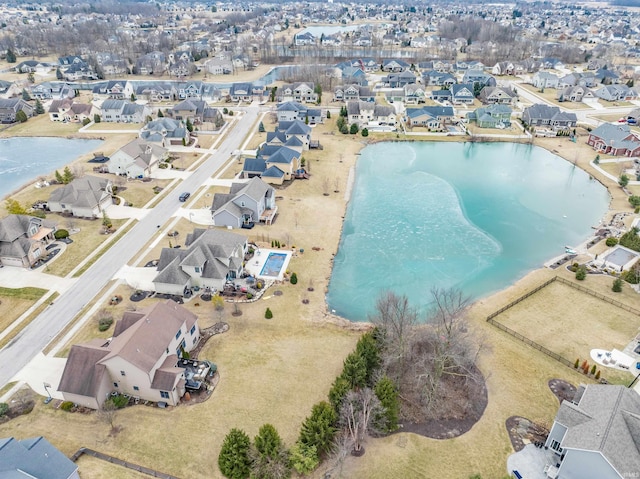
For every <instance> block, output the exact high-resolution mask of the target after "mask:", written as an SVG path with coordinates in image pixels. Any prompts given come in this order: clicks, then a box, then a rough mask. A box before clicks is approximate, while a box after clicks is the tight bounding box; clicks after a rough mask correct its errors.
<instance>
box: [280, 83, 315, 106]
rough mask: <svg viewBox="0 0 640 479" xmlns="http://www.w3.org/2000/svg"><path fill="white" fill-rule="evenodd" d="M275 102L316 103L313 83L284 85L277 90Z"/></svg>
mask: <svg viewBox="0 0 640 479" xmlns="http://www.w3.org/2000/svg"><path fill="white" fill-rule="evenodd" d="M277 100H278V101H279V102H283V101H295V102H299V103H318V94H317V93H316V92H315V89H314V85H313V83H310V82H299V83H293V84H284V85H282V86H281V87H280V88H278V90H277Z"/></svg>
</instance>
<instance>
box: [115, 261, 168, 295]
mask: <svg viewBox="0 0 640 479" xmlns="http://www.w3.org/2000/svg"><path fill="white" fill-rule="evenodd" d="M157 275H158V270H157V269H156V268H144V267H141V268H134V267H132V266H127V265H124V266H123V267H122V268H120V270H118V272H117V273H116V274H115V276H114V279H121V280H123V281H125V282H126V283H127V284H128V285H129V286H131V287H132V288H134V289H140V290H142V291H154V290H155V288H154V287H153V278H155V277H156V276H157Z"/></svg>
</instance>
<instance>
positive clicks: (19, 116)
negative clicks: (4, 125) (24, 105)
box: [16, 110, 27, 123]
mask: <svg viewBox="0 0 640 479" xmlns="http://www.w3.org/2000/svg"><path fill="white" fill-rule="evenodd" d="M16 121H17V122H19V123H24V122H25V121H27V114H26V113H25V112H24V111H22V110H18V113H16Z"/></svg>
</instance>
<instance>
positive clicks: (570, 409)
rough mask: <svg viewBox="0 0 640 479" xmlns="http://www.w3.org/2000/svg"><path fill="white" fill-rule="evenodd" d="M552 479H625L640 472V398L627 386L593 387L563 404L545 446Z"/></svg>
mask: <svg viewBox="0 0 640 479" xmlns="http://www.w3.org/2000/svg"><path fill="white" fill-rule="evenodd" d="M545 449H547V450H548V451H550V452H552V453H554V459H555V460H554V461H552V462H550V463H547V465H546V466H545V469H544V473H546V474H547V477H549V478H557V479H573V478H587V477H594V478H595V477H597V478H598V479H623V478H627V477H629V473H632V474H635V473H637V472H638V471H640V395H638V392H637V391H635V390H634V389H630V388H627V387H625V386H614V385H603V384H589V385H586V386H585V385H582V386H580V387H579V388H578V391H577V393H576V396H575V397H574V399H573V401H567V400H564V401H562V404H561V405H560V408H559V409H558V413H557V414H556V417H555V419H554V421H553V426H552V427H551V431H550V432H549V435H548V436H547V440H546V441H545Z"/></svg>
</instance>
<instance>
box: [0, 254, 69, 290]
mask: <svg viewBox="0 0 640 479" xmlns="http://www.w3.org/2000/svg"><path fill="white" fill-rule="evenodd" d="M60 254H62V253H60ZM43 269H44V268H38V269H26V268H19V267H17V266H5V267H4V268H0V286H3V287H5V288H25V287H28V286H32V287H35V288H42V289H46V290H54V291H57V292H59V293H64V292H65V291H66V290H67V289H69V288H70V287H71V285H73V284H74V283H75V282H76V281H77V280H78V278H61V277H60V276H54V275H52V274H47V273H43V272H42V270H43Z"/></svg>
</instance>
